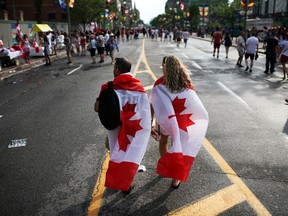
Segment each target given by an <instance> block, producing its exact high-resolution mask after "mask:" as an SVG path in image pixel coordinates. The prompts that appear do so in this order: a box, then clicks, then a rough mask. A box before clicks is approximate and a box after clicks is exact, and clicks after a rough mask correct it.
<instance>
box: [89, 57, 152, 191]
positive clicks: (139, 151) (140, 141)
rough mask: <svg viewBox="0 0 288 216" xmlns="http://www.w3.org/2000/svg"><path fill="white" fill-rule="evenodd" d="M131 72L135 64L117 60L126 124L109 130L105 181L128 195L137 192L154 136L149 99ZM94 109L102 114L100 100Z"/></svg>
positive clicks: (115, 85)
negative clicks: (135, 184)
mask: <svg viewBox="0 0 288 216" xmlns="http://www.w3.org/2000/svg"><path fill="white" fill-rule="evenodd" d="M130 70H131V63H130V62H129V61H128V60H127V59H126V58H116V59H115V64H114V71H113V73H114V77H115V78H114V80H113V88H114V90H115V92H116V93H117V96H118V98H119V104H120V118H121V122H122V123H121V125H120V126H118V127H117V128H116V129H114V130H108V140H109V147H110V161H109V167H108V170H107V173H106V180H105V187H108V188H111V189H113V190H121V191H123V192H124V193H130V191H131V190H132V188H133V184H132V182H133V179H134V176H135V175H136V173H137V170H138V167H139V165H140V163H141V161H142V158H143V156H144V153H145V151H146V148H147V145H148V142H149V138H150V133H151V111H150V104H149V100H148V96H147V94H146V92H145V90H144V88H143V86H142V84H141V82H140V81H139V80H138V79H136V78H134V77H133V76H132V74H131V73H130ZM106 88H108V83H106V84H104V85H102V88H101V92H102V91H103V90H104V89H106ZM101 92H100V93H101ZM94 109H95V111H96V112H98V110H99V101H98V100H97V101H96V103H95V107H94ZM131 185H132V186H131Z"/></svg>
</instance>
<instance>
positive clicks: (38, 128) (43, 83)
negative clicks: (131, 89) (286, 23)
mask: <svg viewBox="0 0 288 216" xmlns="http://www.w3.org/2000/svg"><path fill="white" fill-rule="evenodd" d="M143 46H145V49H142V48H143ZM172 54H173V55H176V56H178V57H179V58H181V59H182V61H183V62H184V64H185V65H186V66H187V67H188V68H189V69H190V72H191V77H192V80H193V84H194V86H195V89H196V91H197V93H198V95H199V97H200V99H201V100H202V102H203V104H204V105H205V107H206V109H207V110H208V112H209V117H210V124H209V129H208V133H207V137H206V140H205V142H204V146H203V148H202V149H201V151H200V153H199V155H198V157H197V158H196V161H195V163H194V166H193V168H192V170H191V172H190V176H189V178H188V181H187V182H186V183H182V184H181V186H180V188H179V189H178V190H171V189H170V188H169V185H170V181H171V180H169V179H165V178H161V177H159V176H157V175H156V173H155V167H156V163H157V160H158V159H159V154H158V144H157V143H156V142H155V141H153V140H152V139H151V140H150V143H149V146H148V149H147V152H146V154H145V157H144V159H143V162H142V164H143V165H145V166H146V169H147V170H146V171H145V172H141V173H138V174H137V176H136V179H135V182H136V187H135V190H133V191H132V193H131V194H130V195H129V196H123V194H122V193H120V192H117V191H112V190H109V189H105V188H104V187H103V176H105V175H104V174H105V169H106V163H107V160H108V154H107V151H106V148H105V139H106V132H105V130H104V129H103V127H102V126H101V124H100V121H99V119H98V117H97V115H96V114H95V113H94V112H93V103H94V101H95V98H96V94H97V92H99V90H100V87H101V83H102V82H104V81H107V80H111V79H112V78H113V74H112V68H113V66H112V65H111V64H110V61H106V62H105V63H104V64H96V65H92V64H91V60H90V59H89V57H88V56H86V57H75V58H74V60H73V62H74V63H73V64H72V65H67V64H66V59H58V60H57V61H54V62H53V65H52V66H51V67H45V66H40V67H37V68H33V69H31V70H28V71H26V72H24V73H19V74H17V75H15V76H12V77H9V78H6V79H4V80H2V81H1V82H0V88H1V94H0V122H1V124H0V132H1V137H0V141H1V142H0V143H1V145H0V155H1V157H0V185H1V188H0V203H1V209H0V214H1V215H85V214H86V213H87V211H88V209H89V211H88V213H87V214H88V215H95V214H99V215H166V214H170V215H177V214H178V215H215V214H221V215H257V214H259V215H270V214H272V215H285V214H286V212H287V210H288V206H287V204H286V197H287V195H288V189H287V188H288V187H287V179H288V178H287V174H288V172H287V162H288V161H287V160H288V159H287V153H288V152H287V151H288V150H287V147H288V145H287V142H288V141H287V140H288V139H287V135H286V134H287V133H288V126H287V125H288V124H287V105H286V104H285V103H284V102H283V99H284V97H285V96H286V94H287V84H286V83H281V82H280V80H281V68H277V72H276V74H275V76H273V77H267V76H266V75H265V74H264V73H263V71H264V61H265V60H264V56H263V55H260V58H259V60H257V62H255V69H254V70H253V73H252V74H250V73H245V72H244V71H243V70H242V69H238V68H237V67H235V63H236V59H237V57H238V56H237V51H236V50H235V49H234V48H231V50H230V54H229V59H225V58H224V57H225V54H224V49H223V48H222V47H221V53H220V58H219V59H216V58H213V57H212V46H211V44H210V43H209V42H207V41H204V40H198V39H196V38H192V39H190V40H189V43H188V47H187V48H186V49H185V48H183V46H180V48H177V47H176V45H175V44H174V43H172V42H156V41H151V40H148V39H146V40H145V42H143V40H142V39H140V40H137V41H132V42H129V43H124V44H121V45H120V53H117V56H126V57H128V58H129V59H130V60H131V61H132V63H133V66H134V68H133V72H134V71H137V73H136V72H135V73H134V74H135V76H136V77H137V78H138V79H140V80H141V82H142V83H143V85H144V86H145V87H146V90H147V93H148V94H149V93H150V89H151V85H152V84H153V83H154V80H155V78H156V77H159V76H161V73H162V72H161V69H160V65H161V60H162V57H163V56H164V55H172ZM107 60H108V59H107Z"/></svg>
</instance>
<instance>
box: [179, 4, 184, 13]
mask: <svg viewBox="0 0 288 216" xmlns="http://www.w3.org/2000/svg"><path fill="white" fill-rule="evenodd" d="M180 11H184V3H183V2H181V4H180Z"/></svg>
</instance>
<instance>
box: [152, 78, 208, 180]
mask: <svg viewBox="0 0 288 216" xmlns="http://www.w3.org/2000/svg"><path fill="white" fill-rule="evenodd" d="M150 101H151V103H152V106H153V109H154V112H155V116H156V120H157V122H158V124H159V125H160V127H161V130H162V131H165V132H167V134H168V135H170V136H171V138H172V146H171V147H170V148H169V149H168V152H167V153H166V154H165V155H164V156H162V157H161V158H160V159H159V161H158V164H157V170H156V172H157V173H158V174H159V175H161V176H163V177H167V178H173V179H177V180H180V181H182V182H185V181H186V180H187V177H188V174H189V170H190V168H191V166H192V164H193V161H194V158H195V157H196V155H197V153H198V152H199V150H200V148H201V146H202V143H203V140H204V138H205V134H206V131H207V127H208V113H207V111H206V109H205V108H204V106H203V104H202V102H201V101H200V99H199V98H198V96H197V94H196V92H195V91H194V88H193V86H190V88H189V89H186V90H184V91H182V92H179V93H171V92H170V91H169V90H168V89H167V87H166V86H165V85H164V84H163V77H161V78H159V79H158V80H157V81H156V83H155V85H154V87H153V89H152V92H151V95H150ZM162 131H161V132H162Z"/></svg>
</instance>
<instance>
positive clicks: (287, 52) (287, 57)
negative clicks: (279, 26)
mask: <svg viewBox="0 0 288 216" xmlns="http://www.w3.org/2000/svg"><path fill="white" fill-rule="evenodd" d="M284 39H285V40H284V41H283V42H282V46H281V49H280V52H279V53H280V55H281V56H280V62H281V64H282V67H283V81H284V82H285V81H286V80H287V78H288V71H287V68H286V63H287V62H288V33H286V35H285V38H284Z"/></svg>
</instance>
